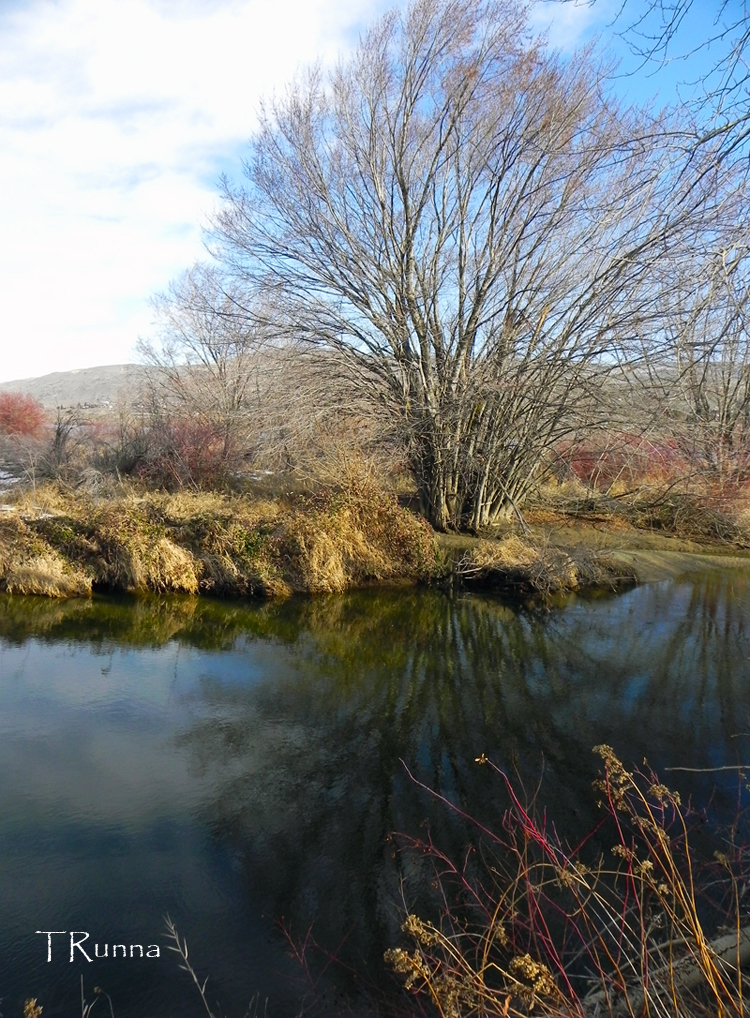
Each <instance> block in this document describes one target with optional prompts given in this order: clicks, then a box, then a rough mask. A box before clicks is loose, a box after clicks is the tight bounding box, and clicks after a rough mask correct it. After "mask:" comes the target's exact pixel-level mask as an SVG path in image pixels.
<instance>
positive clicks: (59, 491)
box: [0, 485, 750, 597]
mask: <svg viewBox="0 0 750 1018" xmlns="http://www.w3.org/2000/svg"><path fill="white" fill-rule="evenodd" d="M529 524H530V526H529V530H528V533H524V534H523V535H521V534H519V533H518V532H517V528H512V527H509V528H508V530H507V531H505V532H501V533H498V534H497V535H494V536H492V537H491V538H477V537H471V536H468V535H445V534H440V535H438V534H435V533H434V532H433V531H432V529H431V528H430V526H429V525H428V524H427V523H426V522H425V521H424V520H423V519H422V518H421V517H419V516H417V515H416V514H414V513H412V512H411V511H410V510H408V509H406V508H404V507H402V506H400V505H399V504H398V502H397V500H396V499H395V497H393V496H391V495H388V494H385V493H383V492H382V491H380V490H378V489H377V488H374V487H372V488H368V487H364V486H360V487H350V488H348V489H346V490H330V491H328V492H325V493H322V494H319V495H316V496H311V497H304V498H303V497H293V498H289V499H288V500H283V499H257V498H253V497H251V496H240V495H223V494H216V493H203V492H182V493H179V494H173V495H168V494H164V493H157V492H150V493H144V492H139V491H136V490H134V489H129V488H124V487H123V488H122V489H120V490H118V491H116V492H115V493H113V494H110V495H109V496H107V497H96V496H92V495H87V494H84V493H82V492H80V491H69V490H66V489H64V488H61V487H58V486H52V485H50V486H47V487H44V488H41V489H37V490H36V491H35V492H33V493H31V492H28V493H25V494H20V495H18V496H16V497H15V498H14V499H13V500H12V501H8V502H6V503H5V504H2V505H0V590H2V591H5V592H7V593H12V594H37V595H46V596H49V597H77V596H88V595H90V594H91V593H92V592H93V591H95V590H126V591H152V592H155V593H188V594H201V593H204V594H214V595H219V596H227V597H280V596H281V597H283V596H287V595H289V594H293V593H307V594H312V593H332V592H340V591H343V590H347V589H351V588H354V587H358V586H365V585H368V584H372V583H393V582H415V583H420V582H421V583H425V582H437V583H439V582H445V583H456V582H457V583H460V584H463V585H465V586H467V587H469V588H472V587H478V588H484V589H487V588H490V589H496V590H504V591H507V592H510V593H513V594H520V595H528V594H551V593H555V592H559V591H566V590H576V589H582V588H591V587H599V588H609V589H614V588H617V587H619V586H622V585H627V584H632V583H636V582H649V581H653V580H659V579H666V578H669V577H675V576H678V575H680V574H684V573H690V572H695V571H700V570H702V569H705V568H707V567H711V566H718V567H722V568H731V567H738V566H739V567H743V566H745V567H747V566H750V553H749V552H748V551H747V550H741V549H737V548H731V547H727V546H726V545H706V544H699V543H696V542H694V541H689V540H681V539H678V538H675V537H673V536H668V535H665V534H662V533H654V532H650V531H642V530H637V529H636V528H634V527H631V528H627V527H623V526H621V525H620V526H617V527H612V526H607V525H603V524H600V525H594V524H591V523H590V522H586V521H580V520H575V519H571V518H569V517H564V516H562V515H561V516H559V517H555V516H551V515H550V514H546V516H544V517H543V518H540V519H536V520H535V519H534V518H533V517H530V518H529Z"/></svg>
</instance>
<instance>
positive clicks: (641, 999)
mask: <svg viewBox="0 0 750 1018" xmlns="http://www.w3.org/2000/svg"><path fill="white" fill-rule="evenodd" d="M595 752H597V753H598V754H599V755H600V756H601V757H602V761H603V765H604V769H603V774H602V777H601V779H600V780H598V781H597V782H596V786H595V787H596V794H597V797H598V798H599V799H600V807H601V808H602V811H603V816H602V820H601V822H600V823H599V824H598V825H597V828H596V830H595V831H593V832H591V833H590V834H589V835H588V836H587V837H585V838H584V839H583V840H582V841H580V842H579V843H578V846H577V847H576V848H570V847H568V846H567V845H566V844H565V843H564V842H563V840H562V839H561V838H560V836H559V835H558V833H557V831H556V830H555V828H554V826H553V825H552V824H551V822H549V821H548V819H547V817H546V815H545V814H543V813H540V814H538V815H536V814H535V813H534V811H533V810H532V809H531V808H529V807H527V806H526V805H524V804H523V803H522V802H521V800H520V799H519V798H518V795H517V794H516V791H515V790H514V788H513V785H512V784H511V782H510V781H509V780H508V778H507V776H506V775H505V774H504V773H503V772H502V771H499V770H498V769H497V768H496V767H494V765H493V764H492V763H491V762H490V761H489V760H487V759H486V758H485V757H484V755H482V756H481V757H479V758H478V760H477V763H478V764H483V765H486V766H488V767H490V768H491V769H492V770H494V771H495V772H496V774H497V775H498V777H499V779H500V780H501V781H503V782H504V784H505V787H506V790H507V793H508V797H509V808H508V810H507V812H506V813H505V815H504V816H503V818H502V823H501V824H500V825H499V827H498V829H497V830H495V831H491V830H488V829H487V828H486V827H484V826H482V825H480V824H477V836H478V838H479V839H480V842H481V843H482V846H483V847H482V858H483V863H484V865H482V864H479V865H478V866H475V865H472V859H473V858H475V857H474V856H473V853H471V852H470V853H468V854H467V856H466V858H465V859H464V860H463V862H455V861H453V860H451V859H450V858H449V857H448V856H447V855H445V854H444V853H443V852H441V851H440V849H439V847H438V846H436V845H435V844H434V843H433V842H432V841H431V840H430V838H429V835H428V838H427V840H426V841H419V840H413V839H412V840H407V841H406V844H405V848H406V849H407V851H413V850H415V849H416V850H417V851H418V852H419V854H420V855H421V856H422V857H424V856H427V858H431V859H432V861H433V862H434V866H435V874H434V875H435V881H434V886H435V887H437V888H438V890H439V892H440V907H439V914H438V915H436V916H435V918H434V920H433V921H426V920H423V919H421V918H419V917H418V916H416V915H409V916H407V918H406V921H405V922H404V924H403V927H402V929H403V931H404V933H405V934H406V935H407V936H408V938H409V940H410V942H411V948H412V950H408V949H406V948H404V947H397V948H395V949H392V950H389V951H387V952H386V961H387V962H389V963H390V965H391V966H392V967H393V969H394V970H395V971H396V972H397V973H399V974H400V975H401V976H402V977H403V978H404V980H405V984H406V988H407V990H410V991H411V992H412V993H414V994H417V995H418V996H422V997H424V998H427V999H428V1000H429V1001H430V1005H431V1006H432V1007H434V1008H436V1009H437V1012H438V1013H439V1014H440V1015H441V1016H443V1018H458V1016H461V1015H463V1016H468V1015H478V1016H491V1015H497V1016H500V1015H502V1016H508V1015H514V1016H522V1015H523V1016H528V1015H532V1014H537V1015H544V1016H547V1018H553V1016H559V1018H573V1016H580V1018H584V1016H588V1015H609V1016H620V1015H621V1016H631V1018H636V1016H640V1015H643V1014H648V1015H653V1016H664V1018H666V1016H676V1015H688V1014H689V1015H695V1016H698V1015H725V1016H728V1015H740V1014H747V1010H746V1003H747V1002H746V991H745V988H744V983H743V977H742V971H741V967H742V965H743V964H747V962H748V960H750V929H748V928H747V927H746V926H743V925H742V921H743V920H742V916H743V911H744V909H743V907H742V905H741V896H742V894H744V888H745V886H746V885H745V866H746V862H747V853H746V850H745V848H744V847H743V846H742V845H741V844H739V843H738V839H737V828H736V826H733V827H732V828H731V829H730V830H729V831H728V832H727V833H726V835H725V836H720V837H717V838H716V840H715V845H716V848H717V851H716V852H714V854H713V856H712V855H711V853H710V851H709V852H708V854H707V853H706V852H705V849H704V851H702V852H698V851H697V850H696V848H695V844H694V842H695V841H696V840H702V841H703V842H704V843H705V838H706V833H707V832H706V829H705V826H703V830H702V832H701V835H700V839H698V838H696V828H697V827H699V826H701V825H705V816H704V815H702V814H701V815H699V814H697V813H695V812H694V811H693V810H692V809H691V808H690V807H689V806H686V805H684V804H683V803H682V802H681V800H680V796H679V795H678V794H677V793H676V792H674V791H671V790H670V789H669V788H667V787H666V786H665V785H663V784H662V783H661V782H660V781H659V780H658V778H657V776H656V775H655V774H654V773H653V772H651V771H650V770H648V768H646V769H645V770H644V771H633V772H631V771H627V770H626V769H625V768H624V767H623V765H622V763H621V762H620V761H619V760H618V759H617V757H616V756H615V754H614V752H613V751H612V749H611V748H610V747H608V746H598V747H596V749H595ZM594 837H595V838H596V841H597V844H599V845H602V844H603V845H605V846H608V847H607V848H606V849H604V850H603V852H602V854H597V852H596V851H595V850H594V851H592V848H591V844H590V842H591V839H592V838H594ZM607 839H609V840H607Z"/></svg>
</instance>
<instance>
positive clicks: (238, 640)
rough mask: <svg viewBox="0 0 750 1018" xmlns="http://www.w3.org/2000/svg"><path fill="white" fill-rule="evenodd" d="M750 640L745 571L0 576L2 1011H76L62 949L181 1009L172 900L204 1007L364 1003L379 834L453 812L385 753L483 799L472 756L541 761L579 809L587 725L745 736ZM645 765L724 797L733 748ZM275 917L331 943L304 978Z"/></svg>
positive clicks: (375, 924)
mask: <svg viewBox="0 0 750 1018" xmlns="http://www.w3.org/2000/svg"><path fill="white" fill-rule="evenodd" d="M749 658H750V575H745V574H742V573H739V572H732V573H723V574H722V573H719V572H716V573H707V574H706V575H703V576H700V577H693V578H691V579H689V580H685V581H682V582H679V581H678V582H668V583H662V584H654V585H650V586H644V587H641V588H637V589H634V590H631V591H629V592H627V593H624V594H621V595H619V596H613V595H607V596H602V597H597V598H590V599H585V598H580V597H579V598H575V597H573V598H570V599H569V600H568V601H566V602H565V603H561V604H560V605H559V606H557V607H555V608H553V609H552V610H550V611H546V612H545V611H537V610H522V609H517V608H514V607H512V606H510V605H509V604H508V603H506V602H503V601H500V600H497V599H492V598H489V597H479V596H463V597H456V598H449V597H448V596H445V595H443V594H440V593H436V592H431V591H367V592H361V593H356V594H350V595H344V596H337V597H330V598H321V599H313V600H293V601H289V602H287V603H285V604H273V605H249V604H244V603H237V602H211V601H208V600H197V599H176V598H174V599H155V598H154V599H135V598H118V599H115V598H94V599H93V600H91V601H84V600H82V601H72V602H65V603H60V604H58V603H55V602H50V601H46V600H41V599H32V598H9V597H3V598H0V997H2V998H3V1000H2V1002H1V1003H0V1012H2V1013H3V1014H4V1015H6V1018H8V1016H13V1015H18V1014H20V1013H21V1010H22V1003H23V1000H24V998H25V997H27V996H36V997H37V998H39V1001H40V1003H42V1004H43V1005H44V1018H54V1016H56V1015H74V1014H80V1010H81V1008H80V977H81V975H83V977H84V986H85V991H86V995H87V998H88V999H91V997H92V995H93V988H94V986H95V985H99V986H102V987H103V988H104V989H105V990H107V991H108V992H109V993H110V994H111V996H112V997H113V1000H114V1006H115V1014H116V1015H117V1016H118V1018H122V1016H123V1015H133V1016H139V1015H140V1016H144V1015H147V1014H148V1015H153V1016H165V1015H175V1016H190V1015H197V1014H199V1013H200V1011H201V1005H200V1001H199V999H198V998H197V996H196V993H195V990H194V989H193V987H192V986H191V984H190V980H189V977H188V976H187V975H186V973H184V972H181V971H180V970H179V969H178V965H177V959H176V956H175V955H174V954H170V952H168V951H167V950H166V945H167V941H166V939H165V937H164V922H163V916H164V915H165V914H166V913H169V915H171V917H172V918H173V920H174V921H175V923H176V925H177V927H178V929H179V930H180V932H181V933H182V934H184V935H185V936H187V938H188V941H189V944H190V957H191V960H192V961H193V962H194V964H195V967H196V969H197V970H198V972H199V974H200V975H201V976H204V975H207V974H208V975H210V981H209V987H208V996H209V998H210V1001H211V1002H212V1003H214V1002H217V1001H218V1003H215V1004H214V1010H215V1012H216V1013H217V1014H223V1015H228V1016H240V1015H244V1014H246V1013H247V1012H248V1011H249V1012H250V1013H252V1014H254V1013H258V1014H263V1013H264V1009H267V1013H268V1014H269V1015H291V1014H298V1013H300V1012H301V1011H302V1010H303V1009H304V1011H305V1013H306V1014H307V1013H323V1012H328V1013H331V1011H337V1012H338V1013H347V1012H349V1013H364V1011H365V1010H366V1009H367V1007H368V1000H369V999H370V994H371V993H372V989H373V987H372V986H369V987H368V986H367V984H368V981H372V983H373V984H374V985H375V987H376V988H377V987H382V986H384V985H385V986H388V985H390V984H389V977H388V976H387V975H386V974H384V973H383V969H382V964H381V961H380V959H381V957H382V952H383V950H384V948H385V947H387V946H390V945H392V944H393V943H395V942H398V926H399V922H400V912H399V909H400V902H401V893H402V892H401V887H402V877H403V876H404V873H405V871H406V870H408V868H409V866H410V865H412V863H411V862H410V861H409V860H404V859H403V858H401V857H399V856H398V855H397V853H395V852H394V848H393V842H392V841H390V840H388V837H387V836H388V834H389V833H390V832H407V833H412V834H418V833H420V831H421V832H422V833H424V827H420V824H421V823H422V822H423V821H424V820H429V823H430V829H431V832H432V836H433V838H434V840H435V841H436V842H438V844H440V846H441V847H443V848H445V849H446V850H448V851H449V852H456V853H458V852H459V851H460V849H461V847H462V845H464V844H465V842H466V840H467V839H468V838H469V837H472V836H474V835H473V832H470V831H467V830H466V828H465V827H462V825H461V823H460V822H459V821H458V820H457V819H456V818H455V817H454V816H451V815H450V813H449V812H448V811H447V810H446V809H445V808H444V807H443V806H441V805H440V804H439V803H437V802H435V801H434V800H433V799H431V798H430V797H429V796H427V795H426V793H424V792H423V791H422V790H421V789H420V788H419V787H418V786H417V785H416V784H415V783H414V782H412V781H411V780H410V779H409V777H408V775H407V773H406V771H405V769H404V765H403V763H402V762H401V761H404V762H405V763H406V764H407V765H408V766H409V768H410V769H411V771H412V772H413V773H414V775H415V776H416V777H418V778H419V779H420V780H421V781H423V782H425V783H426V784H427V785H429V786H430V787H432V788H434V789H436V790H439V791H440V792H441V793H442V794H443V795H445V796H447V797H448V798H450V799H451V800H452V801H454V802H456V803H459V804H461V805H462V806H464V807H465V808H468V809H469V810H470V811H471V812H473V813H474V814H475V815H476V816H478V817H479V818H480V819H481V820H482V821H484V822H488V823H492V822H493V820H496V819H497V817H498V815H499V813H500V811H501V810H502V807H503V799H502V795H501V790H500V788H499V787H498V783H497V781H496V780H493V778H492V775H491V773H490V772H489V770H488V768H483V767H478V766H477V765H476V764H475V763H474V758H475V757H477V756H478V755H479V754H480V753H482V752H484V753H486V754H487V755H488V756H489V757H491V758H492V759H493V760H494V761H496V762H497V763H498V764H499V765H500V766H502V767H504V768H506V769H509V770H513V769H514V770H515V771H517V773H518V775H519V780H520V781H523V782H524V783H525V784H526V785H527V787H529V788H533V787H535V785H536V783H537V782H538V780H539V777H540V775H541V774H542V772H543V773H544V783H543V786H542V787H543V791H542V799H543V801H544V802H545V803H546V804H547V805H548V807H549V812H550V814H551V816H552V817H553V818H554V819H555V821H556V822H557V824H558V826H559V827H560V828H561V829H562V830H565V831H570V832H571V834H573V833H575V831H576V830H579V829H582V828H583V827H584V826H585V825H586V824H587V823H588V822H590V821H591V820H592V819H593V817H594V815H595V814H594V808H595V807H594V804H593V796H592V794H591V790H590V789H591V781H592V779H593V777H594V776H595V774H596V770H597V758H595V757H594V756H593V755H592V753H591V747H592V746H593V745H594V744H595V743H599V742H609V743H611V744H612V745H613V746H614V747H615V748H616V749H617V750H618V751H619V753H620V754H621V755H622V756H623V757H624V758H625V760H626V761H627V762H629V763H630V762H637V763H640V762H641V760H642V758H643V757H644V756H646V757H648V760H649V763H651V764H652V765H654V766H655V767H656V768H657V769H659V768H660V767H664V766H669V765H681V766H685V765H689V766H693V767H709V766H717V765H721V764H726V763H736V762H737V761H746V762H750V681H749V680H750V661H749ZM666 776H667V777H668V779H669V780H670V781H671V783H672V784H674V785H676V786H677V787H679V788H680V789H681V790H682V791H683V793H684V794H693V795H694V796H695V797H696V799H701V800H702V801H706V800H708V798H709V796H710V795H711V794H712V792H713V794H714V800H713V801H714V803H715V804H716V806H717V808H718V809H719V810H720V811H721V810H725V811H726V813H727V816H730V815H732V813H733V811H734V810H735V809H736V807H737V794H738V792H737V788H738V782H737V779H736V777H734V776H732V775H731V774H721V773H720V774H718V775H716V776H715V777H716V780H715V781H714V779H713V778H712V777H710V776H707V775H687V774H677V773H673V774H670V775H666ZM714 790H715V791H714ZM407 886H408V885H407ZM282 924H283V926H284V927H285V928H286V929H287V930H288V931H290V935H291V938H292V939H293V940H294V941H297V940H298V939H300V938H303V937H304V936H305V934H306V933H307V931H308V930H309V929H310V927H311V926H312V937H313V938H314V940H315V941H316V942H317V944H319V945H320V946H321V948H323V949H324V950H327V951H330V952H335V953H337V955H338V956H339V958H340V959H341V961H342V963H343V966H342V967H337V966H331V967H329V968H327V969H325V964H324V956H323V955H322V954H321V953H319V952H316V950H315V949H314V948H311V949H310V950H309V951H308V954H307V958H308V961H309V978H308V976H306V974H305V972H304V969H303V967H302V966H300V965H299V964H298V963H297V962H296V961H295V960H294V959H292V958H291V957H290V951H289V946H288V943H287V941H286V940H285V937H284V934H283V932H282V928H281V927H282ZM36 930H61V931H68V932H69V931H82V932H88V933H89V934H90V937H89V940H88V941H86V942H85V943H84V944H83V946H84V948H85V949H87V950H88V952H89V953H90V954H91V955H93V954H94V950H93V945H94V943H98V944H99V946H100V951H102V950H103V945H105V944H107V945H110V953H111V945H113V944H124V945H126V947H128V948H129V945H131V944H141V945H143V946H144V949H147V948H148V947H149V945H158V946H159V948H160V957H159V958H153V957H152V958H143V959H141V958H139V957H137V954H138V952H137V950H136V951H135V954H136V957H134V958H130V957H128V958H125V959H123V958H121V957H118V958H116V959H112V957H111V956H110V957H107V958H106V959H94V961H92V962H91V963H89V962H87V961H86V960H85V958H83V956H82V955H81V953H80V952H78V951H76V952H75V957H74V961H73V963H71V962H70V960H69V955H70V938H69V937H68V936H60V935H58V936H55V937H53V939H52V943H53V951H52V961H51V962H49V963H48V962H47V943H46V937H45V936H43V935H38V934H36V933H35V931H36ZM352 970H353V971H356V973H357V979H355V978H354V976H353V975H351V971H352ZM363 983H364V984H366V985H365V989H362V990H361V989H359V988H358V987H359V986H360V985H361V984H363ZM253 998H255V999H253ZM266 998H267V1000H268V1003H267V1005H266V1003H265V1001H266ZM106 1010H107V1009H106V1007H102V1006H101V1005H99V1006H98V1007H97V1009H96V1010H95V1012H94V1014H95V1015H96V1014H97V1013H100V1014H104V1013H105V1012H106Z"/></svg>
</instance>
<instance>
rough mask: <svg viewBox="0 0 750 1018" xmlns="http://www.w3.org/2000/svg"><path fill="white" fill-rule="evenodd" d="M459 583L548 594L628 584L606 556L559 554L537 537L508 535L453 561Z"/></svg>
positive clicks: (628, 577)
mask: <svg viewBox="0 0 750 1018" xmlns="http://www.w3.org/2000/svg"><path fill="white" fill-rule="evenodd" d="M455 572H456V575H458V576H459V577H460V578H461V579H462V580H463V582H464V583H466V584H468V585H476V586H483V587H495V588H501V589H502V588H509V589H515V590H519V589H520V590H528V591H532V592H534V593H541V594H549V593H553V592H555V591H562V590H575V589H577V588H578V587H588V586H611V587H614V586H616V585H617V584H619V583H623V582H632V580H633V574H632V572H626V571H625V570H624V569H623V567H622V566H621V565H617V564H616V563H615V562H614V561H613V560H612V559H610V558H609V557H608V556H607V555H605V554H601V553H599V552H597V551H595V550H593V549H587V548H583V547H577V548H570V549H565V548H561V547H559V546H555V545H552V544H550V543H549V542H548V541H546V540H544V539H543V538H539V539H535V538H531V537H518V536H516V535H514V534H510V535H507V536H505V537H504V538H502V539H501V540H497V541H487V540H484V541H478V542H477V543H476V544H475V545H474V546H473V547H471V548H469V549H468V550H466V551H465V552H464V553H463V554H462V555H461V557H460V558H459V559H458V560H457V561H456V564H455Z"/></svg>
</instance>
